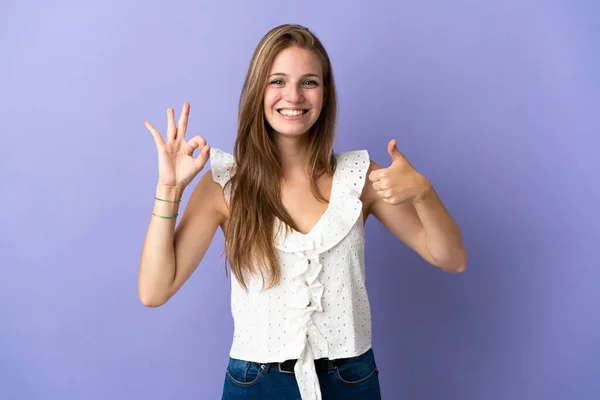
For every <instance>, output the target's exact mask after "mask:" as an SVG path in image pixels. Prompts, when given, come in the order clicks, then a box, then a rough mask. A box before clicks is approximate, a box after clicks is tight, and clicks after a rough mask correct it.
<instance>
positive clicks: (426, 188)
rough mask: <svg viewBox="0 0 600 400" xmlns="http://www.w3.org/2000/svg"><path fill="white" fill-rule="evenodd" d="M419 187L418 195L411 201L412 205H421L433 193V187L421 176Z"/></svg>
mask: <svg viewBox="0 0 600 400" xmlns="http://www.w3.org/2000/svg"><path fill="white" fill-rule="evenodd" d="M419 186H420V190H419V193H418V194H417V195H416V196H415V198H414V199H413V202H412V203H413V205H414V204H418V203H422V202H423V201H425V200H426V199H427V198H428V197H430V196H431V195H432V194H433V193H434V192H435V191H434V189H433V185H432V184H431V182H429V179H427V178H426V177H425V176H423V175H421V184H420V185H419Z"/></svg>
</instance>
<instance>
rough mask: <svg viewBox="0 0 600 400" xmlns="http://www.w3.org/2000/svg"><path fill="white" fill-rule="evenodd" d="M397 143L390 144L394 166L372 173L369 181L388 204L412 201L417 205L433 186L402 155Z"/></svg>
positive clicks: (389, 151) (393, 141)
mask: <svg viewBox="0 0 600 400" xmlns="http://www.w3.org/2000/svg"><path fill="white" fill-rule="evenodd" d="M396 143H397V142H396V139H393V140H392V141H390V143H388V153H390V156H391V157H392V165H390V166H389V167H388V168H381V169H378V170H376V171H373V172H371V173H370V174H369V180H370V181H371V182H373V189H375V190H376V191H377V195H379V197H380V198H382V199H383V201H385V202H386V203H388V204H391V205H397V204H401V203H404V202H407V201H410V202H412V203H413V204H415V203H417V202H419V201H421V200H422V199H423V197H424V196H425V194H426V193H427V191H428V189H429V187H430V185H431V184H430V183H429V181H428V180H427V178H425V176H423V175H421V174H420V173H418V172H417V171H416V170H415V169H414V168H413V166H412V165H411V164H410V162H409V161H408V159H407V158H406V157H404V155H403V154H402V153H400V150H398V148H397V147H396Z"/></svg>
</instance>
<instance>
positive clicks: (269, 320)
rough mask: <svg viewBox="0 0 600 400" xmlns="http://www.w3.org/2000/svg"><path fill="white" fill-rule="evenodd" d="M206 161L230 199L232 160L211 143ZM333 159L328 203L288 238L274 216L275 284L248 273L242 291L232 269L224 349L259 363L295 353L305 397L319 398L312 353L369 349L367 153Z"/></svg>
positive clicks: (346, 354)
mask: <svg viewBox="0 0 600 400" xmlns="http://www.w3.org/2000/svg"><path fill="white" fill-rule="evenodd" d="M210 160H211V170H212V174H213V179H214V180H215V181H216V182H218V183H219V184H221V185H222V186H223V187H224V188H225V191H224V193H225V198H226V199H227V201H229V199H230V194H231V188H230V185H227V186H225V184H226V183H227V182H228V181H229V179H230V177H231V175H232V174H233V173H234V172H235V160H234V158H233V156H232V155H231V154H228V153H225V152H223V151H222V150H219V149H214V148H211V157H210ZM337 160H338V166H337V169H336V171H335V174H334V177H333V187H332V191H331V198H330V202H329V205H328V207H327V210H326V211H325V213H324V214H323V216H322V217H321V219H319V221H318V222H317V224H316V225H315V226H314V228H313V229H312V230H311V231H310V232H309V233H308V234H306V235H305V234H302V233H300V232H297V231H295V230H291V229H289V230H288V231H289V232H288V235H287V237H286V235H285V229H284V226H283V223H282V222H281V221H280V220H279V219H276V223H275V226H274V229H275V235H276V236H275V246H276V248H277V249H278V253H279V257H280V260H281V281H280V283H279V284H278V285H277V286H275V287H274V288H271V289H268V290H265V291H263V292H260V290H261V287H262V280H261V278H260V275H258V276H248V277H247V284H248V289H249V292H245V291H244V290H243V289H242V288H241V286H240V285H239V284H238V282H237V280H236V279H235V276H234V275H233V274H231V281H232V282H231V283H232V285H231V288H232V289H231V311H232V315H233V319H234V336H233V343H232V347H231V351H230V356H231V357H233V358H237V359H242V360H248V361H254V362H257V363H269V362H282V361H285V360H288V359H298V362H297V363H296V366H295V370H294V372H295V374H296V379H297V381H298V386H299V388H300V393H301V395H302V399H303V400H320V399H321V393H320V387H319V380H318V378H317V375H316V371H315V367H314V362H313V361H314V360H315V359H318V358H323V357H328V358H330V359H336V358H347V357H355V356H358V355H361V354H363V353H365V352H366V351H367V350H369V349H370V348H371V310H370V305H369V298H368V295H367V290H366V287H365V267H364V242H365V241H364V230H363V218H362V202H361V201H360V194H361V192H362V188H363V186H364V183H365V179H366V174H367V171H368V169H369V154H368V152H367V151H366V150H357V151H351V152H346V153H342V154H339V155H338V158H337ZM279 228H281V229H279Z"/></svg>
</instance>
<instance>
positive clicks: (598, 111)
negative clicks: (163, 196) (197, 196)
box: [0, 0, 600, 400]
mask: <svg viewBox="0 0 600 400" xmlns="http://www.w3.org/2000/svg"><path fill="white" fill-rule="evenodd" d="M0 8H1V12H0V49H1V53H0V93H1V96H0V101H1V102H2V103H1V107H0V113H1V114H0V117H1V118H2V128H1V130H0V132H1V135H2V144H1V146H0V168H1V172H2V177H3V181H4V182H3V185H2V188H1V189H0V190H1V192H2V193H1V196H0V198H1V200H0V201H1V209H2V212H1V213H0V226H1V227H2V229H1V230H0V234H1V235H2V238H1V239H2V240H1V241H0V246H1V247H0V250H1V252H2V258H1V261H0V262H1V265H2V268H1V270H0V272H1V275H0V398H1V399H7V400H12V399H19V400H20V399H48V400H54V399H56V400H58V399H60V400H67V399H69V400H70V399H74V400H75V399H77V400H80V399H85V400H96V399H98V400H100V399H102V400H105V399H149V400H150V399H167V398H168V399H182V400H183V399H217V398H220V393H221V387H222V383H223V379H224V370H225V366H226V362H227V357H228V351H229V346H230V344H231V338H232V320H231V315H230V309H229V287H230V286H229V278H228V277H226V276H225V273H224V269H223V264H222V262H221V252H222V250H223V236H222V234H221V233H220V231H219V233H218V234H217V236H216V237H215V240H214V242H213V245H212V246H211V248H210V250H209V252H208V254H207V256H206V258H205V259H204V260H203V262H202V263H201V265H200V266H199V267H198V269H197V270H196V272H195V273H194V275H193V276H192V277H191V278H190V280H189V281H188V282H187V283H186V284H185V285H184V286H183V288H182V290H181V291H180V292H179V293H177V295H176V296H175V297H173V298H172V299H171V301H170V302H169V303H167V304H166V305H165V306H163V307H161V308H158V309H150V308H145V307H143V306H142V305H141V304H140V302H139V300H138V298H137V273H138V268H139V259H140V252H141V247H142V243H143V240H144V235H145V232H146V228H147V225H148V222H149V218H150V213H151V211H152V205H153V202H154V200H153V196H154V189H155V185H156V180H157V162H156V161H157V160H156V149H155V147H154V142H153V140H152V137H151V135H150V133H149V132H148V131H147V130H146V129H145V128H144V126H143V121H144V120H145V119H149V120H150V121H152V122H153V123H154V124H155V125H156V126H157V127H158V128H159V129H161V130H162V131H163V132H164V129H165V126H166V117H165V110H166V108H167V107H174V108H175V109H176V110H177V111H179V110H180V109H181V105H182V104H183V102H185V101H188V102H190V104H191V106H192V111H191V120H190V123H189V132H188V137H191V135H195V134H201V135H203V136H205V137H206V138H207V140H208V142H209V143H210V144H211V145H212V146H213V147H218V148H222V149H223V150H225V151H231V150H232V145H233V142H234V138H235V134H236V131H235V130H236V115H237V102H238V96H239V93H240V90H241V86H242V81H243V77H244V74H245V72H246V68H247V66H248V62H249V59H250V56H251V53H252V51H253V49H254V47H255V46H256V44H257V43H258V41H259V40H260V38H261V36H262V35H263V34H265V33H266V32H267V31H268V30H269V29H270V28H272V27H273V26H275V25H278V24H280V23H286V22H297V23H301V24H304V25H306V26H308V27H310V28H311V29H312V30H313V31H314V32H315V33H316V34H317V35H319V37H320V38H321V39H322V40H323V42H324V44H325V46H326V48H327V49H328V51H329V52H330V55H331V58H332V61H333V65H334V71H335V77H336V79H337V84H338V89H339V94H340V98H339V101H340V124H339V131H338V141H337V145H336V150H337V151H346V150H351V149H361V148H366V149H368V150H369V152H370V154H371V157H372V158H373V159H374V160H376V161H378V162H379V163H380V164H383V165H388V164H389V163H390V162H391V159H390V156H389V155H388V154H387V150H386V146H387V143H388V142H389V140H391V139H392V138H397V139H398V147H399V149H400V151H402V152H403V153H404V154H405V155H406V156H407V157H408V158H409V160H411V162H412V163H413V165H415V167H416V168H417V169H418V170H419V171H420V172H422V173H423V174H425V175H426V176H427V177H428V178H429V179H430V180H431V181H432V182H433V184H434V185H435V187H436V188H437V190H438V192H439V194H440V196H441V197H442V199H443V201H444V202H445V204H446V206H447V207H448V209H449V210H450V211H451V213H452V215H453V216H454V217H455V218H456V219H457V221H458V223H459V224H460V226H461V228H462V230H463V233H464V238H465V243H466V246H467V249H468V251H469V255H470V258H469V265H468V267H467V272H465V273H464V274H461V275H451V274H446V273H443V272H442V271H440V270H438V269H436V268H433V267H431V266H429V265H428V264H426V263H425V262H424V261H423V260H421V259H420V258H419V257H418V256H417V255H416V254H415V253H413V252H412V251H410V250H409V249H407V248H406V246H404V245H403V244H401V243H400V242H398V241H397V239H395V238H394V237H393V236H392V235H391V233H389V232H388V231H387V230H385V229H384V228H383V227H382V226H381V224H380V223H379V222H377V221H376V220H375V219H371V220H370V221H369V222H368V223H367V227H366V231H367V243H366V252H367V263H368V264H367V271H368V272H367V277H368V289H369V293H370V297H371V301H372V306H373V333H374V338H373V346H374V350H375V354H376V357H377V360H378V364H379V366H380V369H381V373H380V378H381V385H382V391H383V397H384V398H385V399H411V400H432V399H446V400H454V399H456V400H459V399H460V400H470V399H473V400H479V399H484V400H507V399H510V400H515V399H517V400H530V399H544V400H551V399H561V400H563V399H569V400H573V399H581V400H587V399H595V398H600V378H599V376H600V363H599V362H598V360H599V359H600V316H599V314H600V306H599V304H600V295H599V293H600V289H599V288H598V286H599V282H600V269H599V267H600V265H599V264H600V262H599V261H598V259H599V253H598V251H597V250H594V249H597V248H598V247H597V246H598V243H600V232H599V228H598V225H599V224H598V223H599V211H598V205H599V204H600V189H599V184H598V182H599V181H600V179H599V177H598V175H599V172H600V168H599V166H598V158H599V157H598V155H597V151H598V150H597V149H598V145H599V144H600V140H599V139H598V134H599V129H598V128H599V125H600V124H599V122H600V74H599V73H598V71H600V47H599V45H598V43H599V40H600V24H599V22H598V21H599V20H600V3H598V2H597V1H595V0H594V1H562V2H561V1H542V0H539V1H533V0H519V1H514V0H510V1H506V0H504V1H500V0H498V1H491V0H487V1H464V0H463V1H461V0H457V1H452V2H449V1H443V0H430V1H397V0H388V1H368V2H355V3H349V2H348V1H342V0H337V1H329V2H321V1H316V0H315V1H302V2H281V1H246V2H243V1H237V2H230V1H220V2H216V1H211V2H209V1H202V2H199V1H170V2H166V1H164V2H156V1H154V2H142V1H137V2H134V1H123V0H120V1H115V0H111V1H103V2H93V3H92V2H83V1H79V2H76V1H53V2H42V1H20V2H17V1H15V0H13V1H8V2H7V1H6V0H5V1H3V2H2V5H1V6H0ZM197 179H198V177H197V178H196V180H195V181H194V182H193V184H195V183H196V182H197ZM190 192H191V190H188V191H187V192H186V194H185V196H184V202H185V201H186V200H187V199H188V196H189V194H190Z"/></svg>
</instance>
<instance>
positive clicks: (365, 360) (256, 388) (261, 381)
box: [221, 349, 381, 400]
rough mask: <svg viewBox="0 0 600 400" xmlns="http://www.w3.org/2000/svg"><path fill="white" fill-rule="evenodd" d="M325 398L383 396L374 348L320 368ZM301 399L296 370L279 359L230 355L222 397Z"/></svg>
mask: <svg viewBox="0 0 600 400" xmlns="http://www.w3.org/2000/svg"><path fill="white" fill-rule="evenodd" d="M317 375H318V377H319V384H320V386H321V393H322V396H323V400H338V399H339V400H358V399H360V400H381V392H380V389H379V371H378V370H377V365H376V364H375V357H374V354H373V350H372V349H371V350H369V351H367V352H366V353H364V354H362V355H360V356H358V357H353V358H350V359H347V361H346V362H344V363H343V364H341V365H339V366H331V367H330V368H328V370H322V371H318V372H317ZM280 399H285V400H300V390H299V389H298V384H297V382H296V376H295V375H294V374H293V373H289V372H281V371H280V370H279V367H278V365H277V363H273V364H270V363H266V364H259V363H255V362H251V361H244V360H238V359H235V358H230V359H229V365H228V366H227V371H226V373H225V385H224V387H223V397H222V398H221V400H280Z"/></svg>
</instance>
